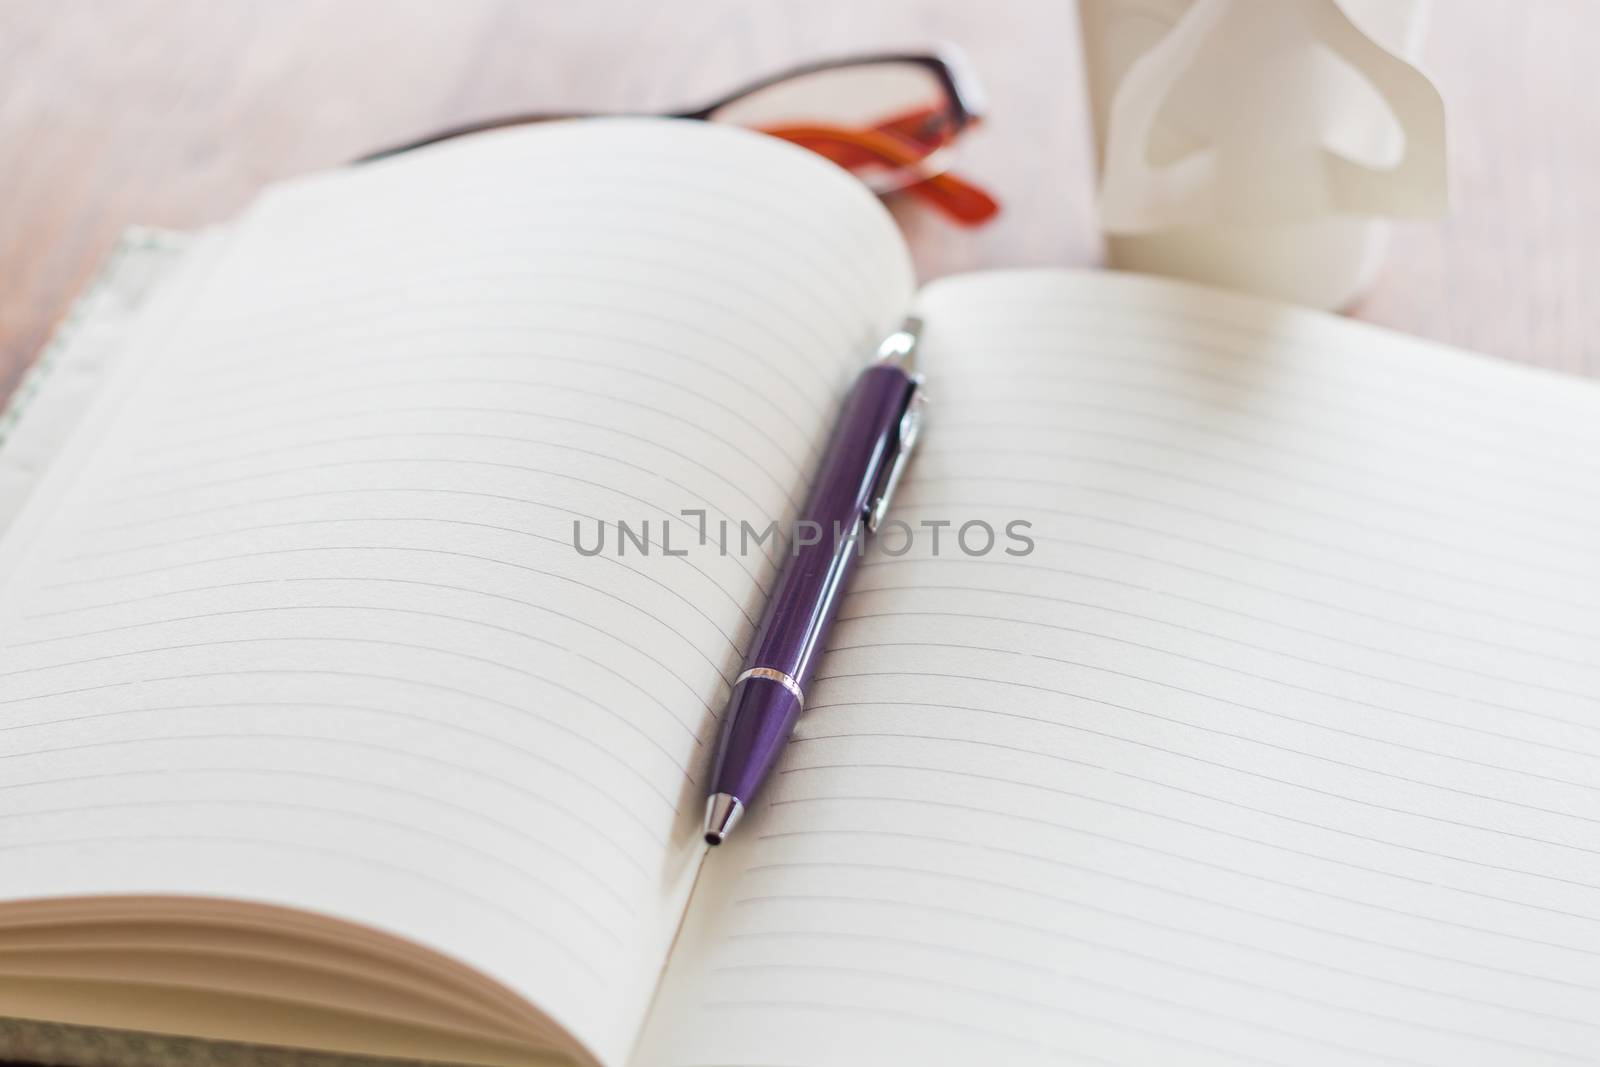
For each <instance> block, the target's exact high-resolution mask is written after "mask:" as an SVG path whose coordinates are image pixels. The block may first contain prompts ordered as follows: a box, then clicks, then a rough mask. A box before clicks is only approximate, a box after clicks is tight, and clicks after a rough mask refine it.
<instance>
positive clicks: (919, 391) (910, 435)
mask: <svg viewBox="0 0 1600 1067" xmlns="http://www.w3.org/2000/svg"><path fill="white" fill-rule="evenodd" d="M910 377H911V395H910V396H908V397H907V398H906V406H905V410H904V411H903V412H902V413H901V415H900V429H899V431H898V432H897V433H896V434H895V452H894V457H893V458H892V459H890V460H889V464H888V468H887V470H886V471H885V472H884V476H883V484H882V485H881V487H880V488H879V489H878V492H877V495H876V496H874V497H873V499H872V502H871V503H869V504H868V505H867V531H868V532H869V533H877V532H878V526H879V524H881V523H882V522H883V517H884V515H886V514H887V513H888V511H889V502H890V501H891V500H892V499H894V491H895V489H897V488H898V487H899V485H900V478H901V476H902V475H904V474H905V472H906V464H907V463H909V462H910V461H911V450H912V449H913V448H915V447H916V445H917V438H918V437H920V436H922V419H923V409H924V408H925V407H927V404H928V397H927V394H926V393H925V392H924V391H923V388H922V375H920V374H913V375H911V376H910Z"/></svg>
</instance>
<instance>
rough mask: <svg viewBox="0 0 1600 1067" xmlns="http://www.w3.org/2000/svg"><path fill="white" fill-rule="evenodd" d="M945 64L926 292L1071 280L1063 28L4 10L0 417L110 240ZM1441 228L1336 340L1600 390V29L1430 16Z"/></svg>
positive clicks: (1026, 14)
mask: <svg viewBox="0 0 1600 1067" xmlns="http://www.w3.org/2000/svg"><path fill="white" fill-rule="evenodd" d="M934 41H953V42H956V43H957V44H960V45H961V46H963V47H964V48H965V49H966V51H967V52H968V53H969V55H970V56H971V58H972V60H973V63H974V66H975V67H976V69H977V71H978V73H979V74H980V76H981V79H982V81H983V82H984V84H985V86H986V88H987V90H988V96H989V99H990V116H991V119H990V121H989V123H988V124H987V126H986V127H985V128H984V129H982V130H980V131H978V132H977V133H975V134H974V135H973V136H972V137H971V139H970V142H969V143H968V144H967V145H966V146H965V149H964V152H963V158H962V161H961V162H962V169H963V171H965V172H967V173H970V174H972V175H973V176H975V177H977V178H979V179H981V180H982V181H983V182H985V183H986V184H987V185H989V186H990V187H991V188H993V189H994V190H995V191H996V192H997V193H998V194H999V195H1000V196H1001V197H1002V198H1003V200H1004V203H1005V212H1004V215H1003V216H1002V217H1001V218H1000V219H999V220H998V221H996V222H995V223H994V224H993V225H991V226H990V227H988V228H986V229H983V230H980V231H968V230H961V229H957V228H954V227H951V226H949V225H947V224H945V223H944V222H943V221H941V220H940V219H938V218H935V217H932V216H930V215H928V214H927V213H926V212H924V211H922V210H920V209H918V208H915V207H913V206H911V205H900V206H899V207H898V208H897V215H898V216H899V217H900V219H901V220H902V221H903V223H904V224H905V226H906V229H907V231H908V233H909V235H910V237H911V240H912V244H913V247H914V249H915V251H916V255H917V261H918V266H919V268H920V270H921V271H922V273H923V274H924V275H925V276H929V277H931V276H936V275H939V274H944V273H948V272H951V271H956V270H965V269H971V268H977V267H992V266H1027V265H1038V264H1071V265H1086V264H1093V263H1095V262H1096V261H1097V259H1098V257H1099V254H1100V247H1099V240H1098V237H1097V234H1096V229H1095V224H1094V221H1093V215H1092V211H1091V204H1092V194H1093V168H1092V159H1091V152H1090V147H1089V135H1088V123H1087V116H1086V113H1085V109H1084V102H1083V94H1082V92H1081V70H1080V64H1079V59H1078V54H1077V51H1078V42H1077V31H1076V17H1075V14H1074V11H1073V7H1072V5H1071V3H1070V2H1069V0H1010V2H997V3H996V2H992V3H985V4H976V3H963V2H960V0H925V2H907V0H889V2H877V3H872V4H865V3H861V2H859V0H809V2H807V3H803V4H802V3H778V2H775V0H757V2H750V0H697V2H694V3H687V2H684V3H662V2H643V0H587V2H584V3H557V2H554V0H452V2H450V3H443V2H438V3H420V4H404V3H392V2H388V0H275V2H272V3H263V2H256V0H0V389H4V390H8V389H9V387H10V385H11V384H12V383H14V381H15V380H16V377H17V375H18V373H19V372H20V371H21V369H22V368H23V367H24V366H25V365H26V364H27V362H28V361H29V360H31V359H32V357H33V355H34V353H35V352H36V351H37V349H38V347H39V345H40V344H41V343H42V342H43V340H44V339H45V338H46V337H47V336H48V334H49V331H50V329H51V328H52V326H53V325H54V323H55V321H56V320H57V319H58V318H59V316H60V315H61V313H62V312H63V310H64V309H65V307H66V304H67V303H68V302H69V301H70V300H71V298H72V296H73V294H74V293H76V292H77V290H78V288H79V287H80V286H81V285H82V284H83V282H84V280H85V279H86V277H87V276H88V274H89V273H90V272H91V271H92V270H93V269H94V267H95V265H96V264H97V263H98V262H99V261H100V259H101V257H102V256H103V255H104V254H105V252H106V251H107V249H108V248H109V247H110V245H111V243H112V242H113V241H114V240H115V238H116V235H117V233H118V232H119V231H120V230H121V229H122V228H123V227H124V226H125V225H127V224H130V223H148V224H153V225H160V226H173V227H192V226H196V225H200V224H203V223H206V222H210V221H215V220H219V219H225V218H227V217H228V216H229V215H231V214H233V213H234V212H236V211H237V210H238V209H239V208H240V207H241V206H242V205H243V204H245V203H246V202H247V201H248V200H249V199H250V197H251V195H252V194H253V193H254V192H255V191H256V190H257V189H258V188H259V187H260V186H261V184H262V183H264V182H267V181H270V180H272V179H274V178H277V177H280V176H284V175H289V174H295V173H299V172H302V171H306V170H310V169H314V168H318V167H326V166H331V165H335V164H338V163H340V162H342V161H345V160H347V159H349V158H351V157H352V156H355V155H358V154H360V153H361V152H363V151H364V150H367V149H370V148H373V147H375V146H381V145H384V144H386V143H388V142H391V141H394V140H396V139H404V138H406V137H409V136H414V135H417V134H420V133H423V132H425V131H429V130H431V129H433V128H435V127H437V126H440V125H443V124H448V123H451V122H457V121H464V120H468V119H473V118H478V117H483V116H488V115H493V114H496V113H500V112H505V111H513V110H523V109H546V108H553V109H567V108H593V109H616V110H649V109H655V108H663V107H668V106H673V105H679V104H683V103H692V102H695V101H698V100H700V99H702V98H705V97H708V96H712V95H715V94H716V93H718V92H719V91H721V90H724V89H726V88H729V87H732V86H734V85H737V84H739V83H740V82H741V80H743V79H747V78H749V77H751V76H753V75H756V74H760V73H763V72H766V71H770V70H773V69H776V68H780V67H782V66H784V65H785V64H789V63H792V62H795V61H799V60H804V59H809V58H814V57H818V56H825V55H837V54H844V53H850V52H853V51H863V50H871V49H880V48H884V47H905V46H919V45H924V44H927V43H929V42H934ZM1426 61H1427V66H1428V68H1429V71H1430V73H1432V74H1433V75H1434V77H1435V79H1436V80H1437V81H1438V83H1439V85H1440V87H1441V88H1442V90H1443V93H1444V96H1445V99H1446V100H1447V102H1448V103H1449V106H1450V135H1451V146H1450V150H1451V161H1452V164H1453V168H1454V172H1453V180H1454V188H1453V192H1454V210H1453V213H1452V214H1451V216H1450V218H1449V219H1448V220H1446V221H1444V222H1442V223H1408V224H1405V225H1403V226H1402V227H1401V228H1400V232H1399V234H1398V236H1397V239H1396V242H1395V245H1394V249H1393V252H1392V255H1391V257H1390V259H1389V262H1388V265H1387V268H1386V270H1385V272H1384V274H1383V277H1382V278H1381V280H1380V283H1379V285H1378V287H1377V289H1376V290H1375V291H1374V292H1373V293H1372V294H1371V295H1370V296H1369V297H1368V298H1367V299H1366V300H1365V301H1364V302H1363V303H1362V304H1361V305H1360V306H1359V307H1358V308H1357V309H1356V312H1355V313H1356V314H1357V315H1358V316H1360V317H1362V318H1366V319H1370V320H1372V321H1374V322H1381V323H1385V324H1387V325H1391V326H1394V327H1397V328H1399V329H1402V330H1406V331H1409V332H1412V333H1417V334H1422V335H1424V336H1428V337H1434V338H1439V339H1442V340H1446V341H1450V342H1453V343H1456V344H1461V345H1465V346H1468V347H1472V348H1478V349H1482V350H1484V351H1488V352H1491V353H1496V354H1499V355H1502V356H1505V357H1508V358H1511V359H1517V360H1523V361H1526V362H1529V363H1537V364H1541V365H1544V366H1547V367H1555V368H1560V369H1563V370H1568V371H1573V372H1578V373H1587V374H1600V309H1597V306H1596V301H1595V300H1594V299H1593V297H1592V296H1591V289H1592V287H1593V282H1594V280H1595V278H1596V277H1597V276H1600V271H1597V268H1600V181H1596V178H1595V171H1596V169H1597V165H1600V91H1596V90H1597V88H1600V85H1597V81H1596V67H1597V66H1600V4H1597V3H1593V2H1591V0H1449V2H1445V3H1436V4H1435V8H1434V17H1433V20H1432V23H1431V25H1430V27H1429V40H1428V48H1427V53H1426Z"/></svg>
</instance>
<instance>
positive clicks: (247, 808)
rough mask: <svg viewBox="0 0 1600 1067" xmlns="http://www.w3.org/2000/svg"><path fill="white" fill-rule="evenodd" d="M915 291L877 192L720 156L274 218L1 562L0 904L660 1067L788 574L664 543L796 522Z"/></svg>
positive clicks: (551, 139) (645, 129)
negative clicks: (670, 960) (725, 796)
mask: <svg viewBox="0 0 1600 1067" xmlns="http://www.w3.org/2000/svg"><path fill="white" fill-rule="evenodd" d="M909 298H910V271H909V267H908V263H907V260H906V255H905V251H904V248H903V246H902V245H901V244H900V242H899V239H898V237H897V235H896V233H895V230H894V227H893V224H892V222H891V221H890V219H889V217H888V215H887V213H886V212H884V211H883V209H882V208H881V207H880V206H879V205H878V204H877V203H876V201H875V200H874V199H873V197H872V196H871V195H870V194H869V193H868V192H867V191H866V190H865V189H864V188H863V187H862V186H860V184H859V183H857V182H855V181H854V180H853V179H851V178H849V177H848V176H847V175H845V174H844V173H843V172H841V171H839V170H838V169H837V168H835V167H833V166H832V165H831V164H828V163H825V162H823V161H821V160H819V159H818V158H816V157H814V156H812V155H810V154H808V153H805V152H803V151H800V150H799V149H795V148H792V147H790V146H788V145H784V144H782V143H780V142H777V141H774V140H770V139H767V138H762V137H759V136H755V135H752V134H747V133H744V132H740V131H730V130H726V129H714V128H710V127H707V126H706V125H704V124H693V123H678V122H656V121H620V120H619V121H602V122H592V123H581V124H557V125H551V126H547V127H542V128H534V129H524V130H518V131H514V132H508V133H504V134H497V135H490V136H485V137H480V138H473V139H471V140H470V141H464V142H459V143H454V144H450V145H446V146H441V147H439V148H437V149H433V150H429V151H425V152H421V153H418V154H416V155H414V156H406V157H402V158H400V159H396V160H393V161H390V162H385V163H382V164H377V165H372V166H368V167H362V168H356V169H352V170H347V171H344V172H339V173H335V174H330V175H323V176H318V177H313V178H310V179H306V180H303V181H299V182H294V183H290V184H288V185H286V186H284V187H282V188H279V189H277V190H275V191H272V192H270V193H269V194H268V195H267V196H266V197H265V198H264V199H263V200H262V201H261V202H260V203H259V204H258V205H257V206H256V207H255V208H254V209H253V210H251V211H250V212H249V213H248V215H247V216H246V217H245V218H244V219H243V220H242V221H241V222H240V223H239V224H238V225H237V226H236V227H235V228H234V230H233V231H232V233H231V236H230V237H229V238H228V239H227V243H226V245H225V247H223V248H222V249H221V250H220V251H218V252H217V253H216V255H215V257H214V258H211V259H209V260H208V261H207V263H206V264H204V265H203V268H202V267H201V266H196V267H194V268H193V269H192V270H191V277H190V278H189V279H188V281H187V282H185V284H184V286H183V287H182V288H181V289H180V290H178V291H176V292H175V293H174V294H173V295H172V296H171V298H170V299H169V300H168V301H167V302H166V303H167V305H168V306H167V307H166V309H165V311H163V312H161V313H159V314H153V315H152V316H151V317H150V319H149V320H148V321H146V322H145V323H144V324H143V327H142V334H141V336H140V338H139V339H138V340H137V341H136V342H135V343H134V347H133V348H132V349H131V350H130V351H129V352H127V353H126V355H125V356H124V357H123V359H122V362H121V366H120V367H119V369H118V372H117V373H118V377H117V378H116V379H115V380H114V381H113V382H112V383H110V384H109V385H108V386H107V388H106V389H105V393H106V394H107V396H106V399H105V402H104V403H103V404H102V405H101V407H100V408H99V409H98V410H97V411H96V412H95V414H94V415H93V416H92V417H91V418H90V419H88V420H86V425H88V426H89V427H90V429H89V430H88V431H86V432H85V433H84V434H83V435H82V436H81V439H80V440H78V441H77V442H75V444H74V446H73V447H72V448H71V449H70V450H69V452H68V453H67V454H66V455H65V456H64V457H63V459H62V460H61V462H60V464H59V468H60V469H59V470H56V471H54V472H53V474H52V476H51V478H50V479H49V481H48V483H47V484H46V486H45V487H44V488H42V489H41V490H40V491H39V495H38V496H37V497H36V499H35V500H34V501H33V502H32V503H31V504H30V506H29V508H28V509H27V510H26V512H25V513H24V514H23V515H22V517H21V520H20V521H19V523H18V524H17V526H16V527H15V528H14V529H13V530H12V531H11V532H10V534H9V536H8V538H7V540H6V542H5V544H4V546H3V548H0V573H3V575H4V583H5V584H4V590H3V593H0V635H3V644H4V652H3V656H0V744H3V749H0V757H3V758H0V764H3V768H4V773H3V776H0V900H8V899H18V898H38V897H58V896H79V895H90V896H98V895H107V896H110V895H118V894H144V895H180V896H181V895H203V896H212V897H223V898H230V899H240V900H246V901H262V902H266V903H270V904H275V905H280V906H287V907H294V908H301V909H305V910H307V911H311V912H314V913H326V914H330V915H333V916H336V917H338V918H341V919H345V920H348V921H352V922H358V923H364V924H367V925H370V926H373V927H376V928H377V929H379V930H382V931H385V932H387V933H390V934H395V935H398V936H401V937H404V938H407V939H409V940H412V941H414V942H416V943H418V944H420V945H423V946H425V947H427V948H430V949H433V950H435V951H438V952H443V953H446V954H447V955H449V956H452V957H454V958H456V959H457V960H460V961H462V962H464V963H466V964H468V965H469V966H471V967H473V968H475V969H477V970H478V971H480V972H482V973H483V974H485V975H488V976H489V977H490V978H492V979H495V980H497V981H499V982H501V983H503V984H504V985H505V986H508V987H509V988H511V989H512V990H514V991H515V992H517V993H519V994H521V995H522V996H524V997H526V998H527V999H529V1000H530V1001H532V1002H534V1003H536V1004H537V1005H538V1006H539V1007H540V1008H541V1009H543V1010H544V1011H545V1012H546V1013H548V1014H549V1015H550V1016H551V1017H553V1018H554V1019H555V1020H556V1021H557V1022H558V1023H560V1024H561V1025H563V1026H565V1027H567V1028H568V1029H569V1030H570V1031H571V1032H572V1033H574V1034H575V1035H577V1037H578V1038H579V1040H581V1041H582V1042H583V1043H584V1044H585V1045H586V1046H587V1047H588V1048H589V1049H590V1050H591V1051H592V1052H593V1053H594V1054H595V1055H597V1056H598V1057H600V1058H601V1059H603V1060H607V1061H612V1062H615V1061H617V1060H618V1059H620V1057H621V1056H622V1055H623V1054H624V1052H625V1050H626V1049H627V1048H628V1047H629V1046H630V1045H631V1044H632V1043H633V1041H634V1039H635V1037H636V1031H637V1025H638V1022H639V1020H640V1019H641V1018H642V1015H643V1012H644V1010H645V1007H646V1004H647V1002H648V998H649V996H650V995H651V993H652V991H653V989H654V987H655V983H656V978H657V976H658V974H659V971H660V968H661V966H662V964H663V962H664V960H665V955H666V949H667V946H668V943H669V942H670V939H671V936H672V934H673V932H674V930H675V929H676V928H677V924H678V920H679V918H680V917H681V913H682V908H683V903H684V900H685V898H686V896H687V893H688V889H689V886H690V884H691V882H692V878H693V875H694V870H695V867H696V866H697V865H698V862H699V858H700V848H699V847H698V838H697V834H696V832H695V830H696V827H695V824H696V822H697V820H698V819H699V817H700V812H701V808H702V803H703V800H702V798H703V795H704V794H703V789H704V785H703V783H702V781H701V778H702V776H703V775H704V773H705V772H706V767H705V763H706V760H707V757H708V749H707V745H708V743H709V742H710V741H711V739H712V737H713V736H714V717H715V715H716V714H717V713H719V712H720V705H721V702H722V701H723V700H724V699H725V698H726V693H727V688H726V682H727V679H728V678H729V677H730V676H731V674H732V673H733V672H734V671H736V670H737V664H738V661H739V658H740V652H741V650H742V648H743V645H744V643H745V641H746V640H747V639H748V635H749V631H750V629H751V627H752V622H751V619H752V616H753V615H754V614H755V613H756V612H758V611H759V610H760V605H761V603H762V595H763V594H762V589H763V587H764V585H765V584H766V583H767V582H768V581H769V578H770V570H771V564H770V561H769V560H767V559H765V558H763V557H760V556H756V557H753V558H740V557H736V556H731V555H730V556H726V557H724V556H720V555H718V554H717V553H715V552H710V551H697V552H695V553H693V554H691V555H689V556H686V557H682V556H674V557H663V556H662V555H661V554H660V548H661V545H660V524H661V522H662V521H663V520H664V519H667V518H675V519H677V518H680V517H679V515H678V512H679V511H680V509H702V510H704V511H706V512H708V513H709V515H710V516H711V518H712V519H716V518H718V517H728V518H730V519H733V520H735V521H737V520H741V519H742V520H749V521H751V522H752V523H756V524H760V523H762V522H764V521H766V520H767V519H776V518H782V517H783V516H785V515H786V514H787V513H788V512H789V511H790V510H791V508H792V507H793V504H792V501H793V499H794V496H795V494H796V493H798V492H800V491H801V489H802V488H803V486H804V482H805V477H806V474H807V468H808V463H809V460H810V457H811V456H813V455H814V454H815V450H816V447H817V445H818V443H819V441H821V440H822V438H823V436H824V435H825V433H826V432H827V430H828V428H829V426H830V424H831V422H832V418H833V410H834V405H835V403H836V400H837V397H838V395H839V392H840V390H841V388H842V387H843V386H844V385H845V384H847V383H848V381H849V375H850V372H851V371H852V370H853V369H854V368H855V367H856V366H857V365H859V362H860V360H861V359H862V358H863V354H864V353H865V352H870V351H871V347H872V345H873V344H874V343H875V342H876V339H877V338H878V337H879V336H880V335H881V333H882V331H883V330H884V329H885V328H886V327H887V326H888V325H889V324H890V323H891V322H892V321H893V320H894V319H895V318H896V316H897V315H899V314H901V313H903V311H904V308H905V306H906V304H907V302H908V300H909ZM618 520H625V521H627V522H629V523H630V524H632V526H633V528H634V529H636V530H637V529H638V528H639V527H640V526H641V524H643V523H645V522H648V523H649V525H650V527H651V529H652V530H653V531H654V533H653V535H652V540H653V542H654V548H655V551H654V552H653V553H652V554H650V555H648V556H641V554H640V553H639V552H638V551H637V550H636V549H634V550H630V551H629V552H628V554H627V555H626V556H623V557H619V556H618V555H617V551H616V548H615V543H614V541H612V542H611V547H610V548H609V549H608V550H607V551H606V552H604V553H603V554H601V555H598V556H592V557H586V556H582V555H580V554H579V553H578V552H577V551H576V550H575V548H574V545H573V540H574V537H573V526H574V523H575V522H581V523H583V524H584V533H583V540H584V543H585V544H591V545H592V542H593V538H594V536H595V526H594V524H595V523H596V522H597V521H604V522H606V523H607V524H608V526H609V525H610V524H613V523H615V522H616V521H618ZM681 521H683V520H681V519H680V522H681ZM676 532H677V533H679V534H680V535H681V534H682V532H683V530H682V529H680V530H678V531H676ZM613 535H614V533H613ZM677 547H680V548H681V547H684V545H683V541H682V540H680V541H679V542H678V546H677ZM85 1015H86V1016H88V1018H86V1019H84V1020H80V1021H90V1022H92V1021H94V1020H93V1018H92V1016H93V1005H92V1004H91V1005H86V1006H85Z"/></svg>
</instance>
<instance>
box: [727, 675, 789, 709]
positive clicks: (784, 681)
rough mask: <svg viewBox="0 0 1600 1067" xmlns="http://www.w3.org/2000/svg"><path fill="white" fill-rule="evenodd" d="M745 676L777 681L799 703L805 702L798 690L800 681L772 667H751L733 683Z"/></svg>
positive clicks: (743, 678)
mask: <svg viewBox="0 0 1600 1067" xmlns="http://www.w3.org/2000/svg"><path fill="white" fill-rule="evenodd" d="M747 678H765V679H766V680H767V681H769V682H777V683H778V684H779V685H781V686H783V687H784V688H785V689H787V690H788V691H789V692H791V693H793V694H794V698H795V699H796V700H798V701H799V702H800V703H802V704H804V703H805V702H806V695H805V694H804V693H802V692H801V691H800V683H799V682H797V681H795V680H794V679H793V678H791V677H789V676H788V675H787V674H784V673H783V672H782V671H780V670H778V669H776V668H774V667H751V668H750V669H749V670H747V671H745V672H744V673H743V674H741V675H739V677H737V678H735V679H734V680H733V684H734V685H738V684H739V683H740V682H742V681H744V680H745V679H747Z"/></svg>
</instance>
